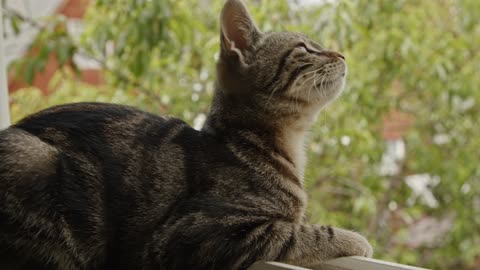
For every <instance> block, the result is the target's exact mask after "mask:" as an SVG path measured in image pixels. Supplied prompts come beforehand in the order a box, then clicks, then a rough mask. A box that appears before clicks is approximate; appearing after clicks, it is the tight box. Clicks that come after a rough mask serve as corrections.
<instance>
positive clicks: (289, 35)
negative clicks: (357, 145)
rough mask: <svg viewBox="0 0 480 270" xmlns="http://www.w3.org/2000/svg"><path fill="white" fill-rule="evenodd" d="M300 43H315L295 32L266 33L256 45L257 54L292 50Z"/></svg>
mask: <svg viewBox="0 0 480 270" xmlns="http://www.w3.org/2000/svg"><path fill="white" fill-rule="evenodd" d="M300 43H309V44H310V43H315V42H314V41H312V40H311V39H310V38H308V37H307V36H306V35H304V34H301V33H295V32H269V33H265V34H264V35H263V36H262V38H261V39H260V40H259V41H258V43H257V44H256V45H255V47H256V49H257V52H260V51H278V50H282V49H290V48H292V47H294V46H297V45H298V44H300Z"/></svg>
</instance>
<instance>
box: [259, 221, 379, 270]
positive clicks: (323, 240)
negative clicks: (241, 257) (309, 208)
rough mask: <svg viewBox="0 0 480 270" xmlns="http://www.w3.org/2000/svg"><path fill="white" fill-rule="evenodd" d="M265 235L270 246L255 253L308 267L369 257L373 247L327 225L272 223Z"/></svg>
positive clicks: (262, 257)
mask: <svg viewBox="0 0 480 270" xmlns="http://www.w3.org/2000/svg"><path fill="white" fill-rule="evenodd" d="M269 226H270V227H266V228H268V230H271V231H270V232H266V235H268V236H269V238H270V241H269V244H268V245H266V246H265V248H264V249H263V254H261V255H260V254H258V255H260V256H258V257H259V258H261V259H262V260H273V261H281V262H286V263H291V264H294V265H299V266H304V267H309V266H315V265H318V264H320V263H322V262H324V261H327V260H330V259H333V258H337V257H343V256H364V257H371V256H372V254H373V249H372V246H371V245H370V244H369V243H368V241H367V240H366V239H365V238H364V237H363V236H361V235H360V234H357V233H355V232H351V231H348V230H344V229H339V228H334V227H330V226H321V225H310V224H297V223H288V222H275V223H273V224H270V225H269ZM257 233H258V232H257Z"/></svg>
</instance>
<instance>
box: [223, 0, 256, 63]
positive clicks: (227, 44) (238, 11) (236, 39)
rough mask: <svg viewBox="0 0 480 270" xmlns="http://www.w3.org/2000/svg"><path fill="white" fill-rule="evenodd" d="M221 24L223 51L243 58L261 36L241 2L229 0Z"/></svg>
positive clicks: (224, 8) (239, 0)
mask: <svg viewBox="0 0 480 270" xmlns="http://www.w3.org/2000/svg"><path fill="white" fill-rule="evenodd" d="M220 22H221V43H222V51H223V52H226V53H228V54H231V53H236V54H238V55H239V57H240V58H243V56H244V52H245V50H248V49H249V48H250V47H251V46H252V45H253V44H254V43H255V41H256V39H257V38H258V37H259V36H260V31H259V30H258V28H257V26H256V25H255V22H254V21H253V19H252V16H251V15H250V12H248V9H247V7H246V6H245V4H243V3H242V1H241V0H227V2H226V3H225V6H224V7H223V11H222V15H221V20H220Z"/></svg>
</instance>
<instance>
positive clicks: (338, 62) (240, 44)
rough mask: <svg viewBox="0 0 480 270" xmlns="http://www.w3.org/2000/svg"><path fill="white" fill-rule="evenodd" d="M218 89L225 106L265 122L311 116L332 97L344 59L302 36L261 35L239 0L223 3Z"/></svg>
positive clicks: (337, 89)
mask: <svg viewBox="0 0 480 270" xmlns="http://www.w3.org/2000/svg"><path fill="white" fill-rule="evenodd" d="M220 22H221V34H220V36H221V54H220V59H219V61H218V64H217V73H218V74H217V76H218V85H219V87H218V90H217V92H220V93H217V96H221V99H222V102H224V103H228V106H231V107H238V108H242V107H243V108H244V109H245V110H246V111H248V110H249V109H250V110H251V111H257V112H258V113H263V114H264V115H267V116H271V117H279V118H281V117H282V116H288V115H291V116H293V115H296V114H297V115H305V114H307V115H308V114H316V112H318V111H319V110H320V109H321V108H322V107H324V106H325V105H326V104H328V103H329V102H330V101H332V100H334V99H335V98H336V97H338V96H339V95H340V93H341V91H342V89H343V86H344V83H345V77H346V74H347V65H346V62H345V58H344V57H343V56H342V55H341V54H339V53H337V52H334V51H329V50H327V49H325V48H323V47H322V46H320V45H319V44H317V43H316V42H314V41H312V40H310V39H309V38H307V37H306V36H304V35H302V34H298V33H290V32H282V33H278V32H271V33H263V32H261V31H260V30H259V29H258V27H257V26H256V24H255V22H254V21H253V19H252V16H251V15H250V13H249V12H248V10H247V7H246V6H245V5H244V4H243V3H242V1H241V0H227V1H226V3H225V6H224V8H223V11H222V15H221V20H220Z"/></svg>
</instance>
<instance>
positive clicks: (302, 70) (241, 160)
mask: <svg viewBox="0 0 480 270" xmlns="http://www.w3.org/2000/svg"><path fill="white" fill-rule="evenodd" d="M220 34H221V35H220V36H221V37H220V47H221V48H220V50H221V53H220V57H219V60H218V62H217V83H216V91H215V94H214V97H213V101H212V106H211V111H210V113H209V116H208V118H207V121H206V123H205V125H204V127H203V129H202V130H200V131H197V130H194V129H193V128H191V127H190V126H189V125H187V124H186V123H185V122H183V121H181V120H179V119H175V118H171V117H162V116H157V115H153V114H150V113H146V112H143V111H140V110H137V109H134V108H131V107H127V106H121V105H113V104H102V103H77V104H67V105H62V106H57V107H53V108H49V109H46V110H44V111H41V112H39V113H36V114H33V115H31V116H28V117H26V118H25V119H23V120H21V121H20V122H18V123H17V124H15V125H13V126H11V127H10V128H8V129H6V130H4V131H1V132H0V160H1V163H0V203H1V207H0V269H2V270H5V269H39V270H42V269H64V270H79V269H93V270H95V269H145V270H150V269H152V270H153V269H168V270H180V269H199V270H202V269H232V270H236V269H247V268H248V267H249V266H250V265H252V264H253V263H254V262H256V261H262V260H273V261H280V262H286V263H291V264H294V265H298V266H304V267H310V266H313V265H318V264H320V263H322V262H323V261H325V260H329V259H333V258H336V257H341V256H350V255H358V256H366V257H370V256H372V247H371V246H370V244H369V243H368V241H367V240H366V239H365V238H364V237H363V236H361V235H360V234H357V233H355V232H352V231H348V230H344V229H340V228H335V227H331V226H327V225H311V224H307V223H306V222H305V208H306V204H307V196H306V193H305V191H304V187H303V175H304V168H305V163H306V157H305V153H304V152H305V151H304V144H305V140H306V139H307V138H306V136H307V133H308V131H309V129H310V128H311V126H312V124H313V123H314V122H315V119H316V117H317V115H318V114H319V112H320V110H321V109H322V108H323V107H325V106H326V105H327V104H328V103H330V102H332V101H333V100H335V99H336V98H337V97H338V96H339V95H340V93H341V92H342V89H343V86H344V83H345V78H346V73H347V66H346V62H345V58H344V56H342V55H341V54H340V53H337V52H334V51H330V50H326V49H324V48H323V47H321V46H320V45H318V44H317V43H315V42H314V41H312V40H310V39H308V38H307V37H305V36H304V35H302V34H297V33H290V32H288V33H278V32H271V33H263V32H261V31H260V30H259V29H258V27H257V26H256V24H255V22H254V21H253V19H252V16H251V15H250V13H249V11H248V10H247V7H246V6H245V4H244V3H242V2H241V1H240V0H227V1H226V2H225V5H224V8H223V11H222V14H221V31H220Z"/></svg>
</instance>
